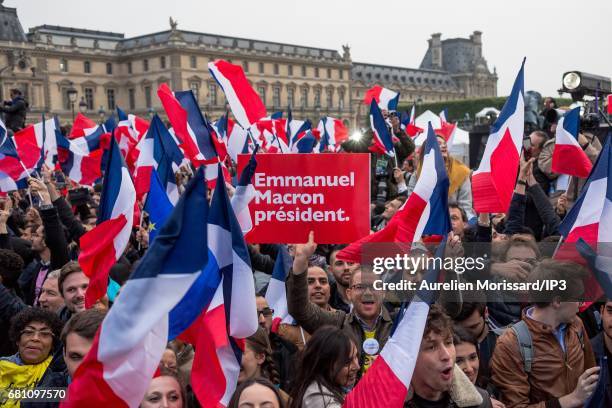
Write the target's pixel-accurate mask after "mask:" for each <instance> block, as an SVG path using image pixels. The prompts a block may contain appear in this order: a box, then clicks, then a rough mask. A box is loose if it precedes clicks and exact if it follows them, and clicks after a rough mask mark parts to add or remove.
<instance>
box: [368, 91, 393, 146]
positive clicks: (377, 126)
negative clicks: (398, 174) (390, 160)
mask: <svg viewBox="0 0 612 408" xmlns="http://www.w3.org/2000/svg"><path fill="white" fill-rule="evenodd" d="M370 127H371V128H372V133H373V134H374V138H373V141H374V148H375V149H376V150H377V151H378V152H380V153H384V154H386V155H387V156H389V157H395V148H394V147H393V139H392V138H391V133H390V132H389V128H387V122H386V121H385V118H384V117H383V115H382V112H381V111H380V108H379V107H378V105H377V104H376V101H374V100H373V101H372V103H371V104H370Z"/></svg>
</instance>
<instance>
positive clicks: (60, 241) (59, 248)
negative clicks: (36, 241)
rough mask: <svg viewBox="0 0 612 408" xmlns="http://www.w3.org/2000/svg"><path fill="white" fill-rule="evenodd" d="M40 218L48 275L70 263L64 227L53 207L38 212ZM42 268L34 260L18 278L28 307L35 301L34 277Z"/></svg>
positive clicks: (39, 263) (38, 261)
mask: <svg viewBox="0 0 612 408" xmlns="http://www.w3.org/2000/svg"><path fill="white" fill-rule="evenodd" d="M40 217H41V218H42V221H43V226H44V229H45V243H46V244H47V247H48V248H49V251H50V252H51V259H50V264H49V265H48V270H47V273H49V272H51V271H53V270H55V269H60V268H61V267H62V266H64V265H65V264H66V263H67V262H68V261H70V257H69V256H68V244H67V242H66V234H65V233H64V226H63V225H62V223H61V222H60V220H59V216H58V214H57V210H56V208H55V207H51V208H46V209H43V210H40ZM45 266H46V265H45ZM42 267H43V265H42V263H41V261H40V259H35V260H34V261H32V262H31V263H30V264H29V265H28V266H27V267H26V268H25V269H24V271H23V273H22V274H21V276H20V277H19V286H20V288H21V291H22V292H23V295H24V300H25V302H26V303H27V304H28V305H33V304H34V301H35V300H36V299H35V297H36V294H35V287H36V277H37V276H38V273H39V272H40V269H41V268H42Z"/></svg>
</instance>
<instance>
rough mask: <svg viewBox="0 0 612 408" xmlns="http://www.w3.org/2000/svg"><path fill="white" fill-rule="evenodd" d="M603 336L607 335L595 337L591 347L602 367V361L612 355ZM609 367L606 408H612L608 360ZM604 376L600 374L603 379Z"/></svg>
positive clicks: (601, 334)
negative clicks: (608, 351)
mask: <svg viewBox="0 0 612 408" xmlns="http://www.w3.org/2000/svg"><path fill="white" fill-rule="evenodd" d="M603 336H605V334H604V333H603V332H602V333H599V334H598V335H597V336H595V337H593V338H592V339H591V347H593V354H595V361H596V362H597V365H598V366H601V363H602V360H603V359H604V358H606V359H607V355H609V354H612V353H606V345H605V344H604V338H603ZM607 365H608V373H607V374H608V375H607V378H606V379H607V382H606V392H605V395H606V397H605V398H606V404H604V406H606V407H612V377H611V376H610V360H607ZM602 374H603V373H599V378H602Z"/></svg>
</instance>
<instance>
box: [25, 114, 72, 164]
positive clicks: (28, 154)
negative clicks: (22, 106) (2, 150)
mask: <svg viewBox="0 0 612 408" xmlns="http://www.w3.org/2000/svg"><path fill="white" fill-rule="evenodd" d="M43 119H44V118H43ZM58 134H60V135H61V131H60V126H59V122H58V120H57V117H54V118H51V119H48V120H43V121H42V122H39V123H36V124H34V125H29V126H27V127H26V128H24V129H22V130H20V131H18V132H15V134H14V135H13V138H14V142H15V147H16V148H17V152H18V153H19V157H20V158H21V160H22V161H23V164H24V165H25V166H26V168H28V169H34V168H37V167H39V166H38V164H42V163H43V162H44V163H45V164H46V165H47V166H49V167H50V168H53V166H54V164H55V160H56V159H57V154H58V153H57V135H58Z"/></svg>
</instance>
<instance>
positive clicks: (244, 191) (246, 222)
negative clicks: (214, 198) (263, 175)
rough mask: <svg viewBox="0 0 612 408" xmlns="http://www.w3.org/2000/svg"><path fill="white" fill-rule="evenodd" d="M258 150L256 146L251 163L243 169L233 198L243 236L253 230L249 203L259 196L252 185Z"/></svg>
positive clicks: (233, 205)
mask: <svg viewBox="0 0 612 408" xmlns="http://www.w3.org/2000/svg"><path fill="white" fill-rule="evenodd" d="M257 150H258V147H257V146H256V147H255V150H254V151H253V154H252V155H251V158H250V159H249V163H248V164H247V165H246V166H245V168H244V169H242V174H240V179H239V180H238V184H237V185H236V191H235V192H234V196H233V197H232V208H233V209H234V214H235V215H236V218H237V219H238V223H239V224H240V229H241V230H242V233H243V234H246V233H247V232H249V231H250V230H251V229H252V228H253V221H252V220H251V212H250V211H249V203H250V202H251V201H252V200H253V199H254V198H255V196H256V195H257V193H256V191H255V187H253V184H252V183H251V180H252V179H253V175H254V174H255V169H256V168H257V160H256V158H255V155H256V154H257Z"/></svg>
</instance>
